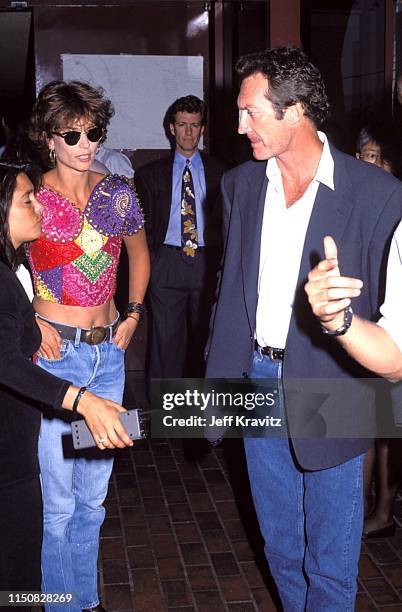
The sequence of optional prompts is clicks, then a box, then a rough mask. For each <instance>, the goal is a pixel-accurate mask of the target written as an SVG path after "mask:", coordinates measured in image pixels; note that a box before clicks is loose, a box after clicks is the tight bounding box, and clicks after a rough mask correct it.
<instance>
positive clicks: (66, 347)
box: [38, 339, 73, 363]
mask: <svg viewBox="0 0 402 612" xmlns="http://www.w3.org/2000/svg"><path fill="white" fill-rule="evenodd" d="M72 348H73V343H72V342H71V341H70V340H64V339H63V340H62V344H61V347H60V357H58V358H57V359H49V358H48V357H44V356H43V355H38V360H39V359H42V361H45V362H47V363H56V362H59V361H63V360H64V359H66V357H68V356H69V354H70V353H71V351H72Z"/></svg>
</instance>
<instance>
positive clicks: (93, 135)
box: [53, 127, 103, 147]
mask: <svg viewBox="0 0 402 612" xmlns="http://www.w3.org/2000/svg"><path fill="white" fill-rule="evenodd" d="M83 133H84V130H83V131H82V132H77V131H75V130H71V131H69V132H53V134H56V135H57V136H61V137H62V138H63V139H64V142H65V143H66V144H68V145H69V146H70V147H73V146H74V145H76V144H78V143H79V141H80V138H81V134H83ZM85 134H86V135H87V138H88V140H89V141H90V142H98V141H99V140H100V139H101V138H102V136H103V129H102V128H100V127H93V128H91V129H90V130H88V132H85Z"/></svg>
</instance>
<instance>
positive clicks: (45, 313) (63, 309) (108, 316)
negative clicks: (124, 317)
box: [33, 297, 117, 329]
mask: <svg viewBox="0 0 402 612" xmlns="http://www.w3.org/2000/svg"><path fill="white" fill-rule="evenodd" d="M33 307H34V309H35V312H37V313H38V315H40V316H42V317H45V318H46V319H50V320H51V321H57V322H58V323H65V324H66V325H72V326H73V327H82V328H83V329H90V328H91V327H104V326H105V325H109V324H110V323H112V321H114V320H115V319H116V317H117V310H116V306H115V303H114V300H109V302H106V304H100V305H99V306H63V305H62V304H55V303H53V302H49V301H46V300H42V299H41V298H38V297H35V298H34V301H33Z"/></svg>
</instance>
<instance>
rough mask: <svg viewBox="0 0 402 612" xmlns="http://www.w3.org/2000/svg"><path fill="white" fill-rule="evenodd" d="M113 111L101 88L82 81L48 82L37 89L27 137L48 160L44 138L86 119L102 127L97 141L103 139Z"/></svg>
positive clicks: (45, 139)
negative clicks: (39, 89) (99, 138)
mask: <svg viewBox="0 0 402 612" xmlns="http://www.w3.org/2000/svg"><path fill="white" fill-rule="evenodd" d="M113 114H114V109H113V106H112V103H111V102H110V100H108V99H106V98H105V97H104V95H103V89H102V88H101V87H97V88H96V87H92V86H91V85H88V83H82V82H81V81H69V82H66V81H51V82H50V83H48V84H47V85H45V86H44V87H43V88H42V89H41V91H40V92H39V95H38V99H37V100H36V103H35V106H34V108H33V111H32V115H31V118H30V122H29V128H28V134H29V138H30V139H31V140H32V142H33V143H34V144H35V145H36V147H37V148H38V150H39V152H40V153H41V156H42V157H43V161H47V160H48V144H47V140H48V139H49V138H51V137H52V134H53V133H55V132H60V131H63V130H64V129H65V128H66V127H68V126H69V125H71V124H72V123H74V122H75V121H77V120H81V119H85V120H87V121H91V122H92V123H93V124H94V125H96V126H97V127H100V128H102V129H103V136H102V139H101V141H100V142H103V141H104V140H105V139H106V129H107V126H108V125H109V122H110V119H111V118H112V117H113Z"/></svg>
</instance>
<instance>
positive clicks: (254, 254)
mask: <svg viewBox="0 0 402 612" xmlns="http://www.w3.org/2000/svg"><path fill="white" fill-rule="evenodd" d="M265 170H266V163H262V162H258V163H256V164H255V167H254V168H253V170H252V172H251V173H250V174H249V175H248V177H247V179H246V180H245V181H244V184H243V191H242V193H241V201H240V216H241V262H242V274H243V286H244V296H245V301H246V309H247V315H248V319H249V322H250V329H251V331H252V332H253V331H254V329H255V319H256V310H257V298H258V272H259V266H260V244H261V229H262V220H263V215H264V205H265V195H266V192H267V186H268V179H267V176H266V172H265Z"/></svg>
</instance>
